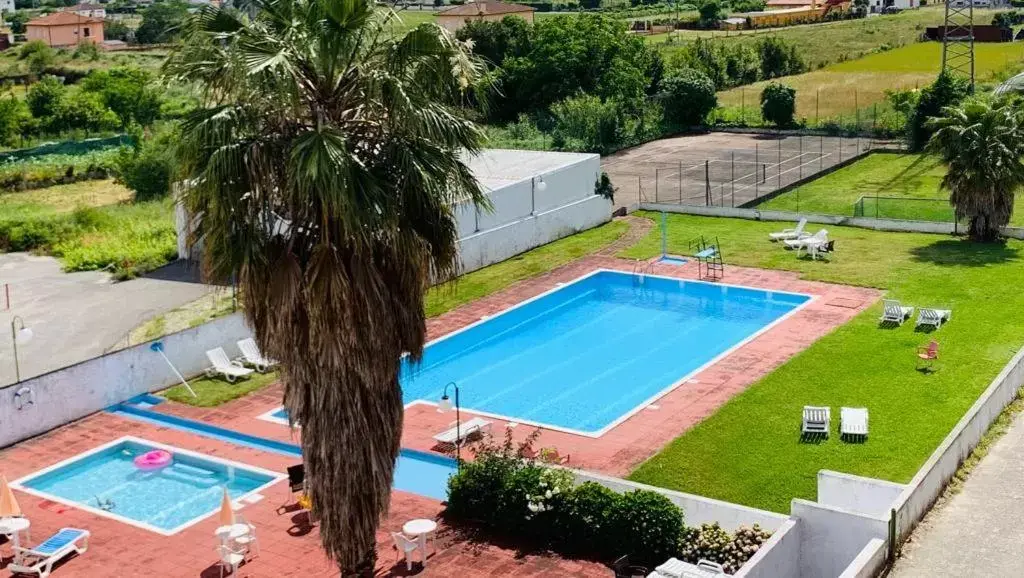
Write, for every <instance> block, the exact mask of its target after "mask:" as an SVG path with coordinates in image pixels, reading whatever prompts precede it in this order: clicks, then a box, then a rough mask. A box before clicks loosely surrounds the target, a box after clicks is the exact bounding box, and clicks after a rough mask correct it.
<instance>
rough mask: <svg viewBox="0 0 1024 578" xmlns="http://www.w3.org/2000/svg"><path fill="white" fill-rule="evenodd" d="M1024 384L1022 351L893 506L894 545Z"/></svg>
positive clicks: (1014, 357)
mask: <svg viewBox="0 0 1024 578" xmlns="http://www.w3.org/2000/svg"><path fill="white" fill-rule="evenodd" d="M1022 384H1024V349H1022V350H1020V351H1018V352H1017V355H1014V356H1013V359H1011V360H1010V362H1009V363H1007V364H1006V366H1005V367H1004V368H1003V370H1002V371H1001V372H1000V373H999V375H997V376H996V378H995V379H994V380H992V383H991V384H990V385H989V386H988V388H987V389H985V392H984V393H982V394H981V397H979V398H978V400H977V401H975V402H974V405H972V406H971V409H969V410H968V411H967V413H966V414H965V415H964V417H962V418H961V419H960V421H959V422H957V424H956V427H954V428H953V431H951V432H949V435H947V436H946V438H945V439H944V440H943V441H942V444H941V445H939V447H938V448H937V449H936V450H935V451H934V452H932V455H931V457H929V458H928V461H927V462H925V464H924V466H922V467H921V469H920V470H918V472H917V475H915V476H914V479H912V480H911V481H910V483H909V484H907V487H906V489H905V490H904V491H903V493H902V494H901V495H900V496H899V498H898V499H897V500H896V503H895V505H894V506H893V507H894V508H895V509H896V536H897V539H896V540H897V543H899V544H902V543H903V541H904V540H906V538H907V536H909V535H910V532H911V531H912V530H913V529H914V527H915V526H916V525H917V523H918V522H920V521H921V518H923V517H924V515H925V514H926V513H927V512H928V510H929V509H930V508H931V506H932V504H933V503H934V502H935V500H936V499H937V498H938V497H939V494H941V493H942V490H943V489H944V488H945V487H946V484H947V483H949V480H950V479H951V478H952V477H953V474H955V473H956V470H957V469H958V468H959V467H960V464H961V463H962V462H963V461H964V459H965V458H966V457H967V456H968V455H970V453H971V451H972V450H974V448H975V447H976V446H977V445H978V442H979V441H980V440H981V438H982V436H984V435H985V432H986V431H988V428H989V426H990V425H992V422H994V421H995V420H996V418H997V417H999V414H1000V413H1002V411H1003V408H1005V407H1006V406H1007V404H1009V403H1010V402H1011V401H1013V400H1014V398H1016V397H1017V391H1018V390H1019V389H1020V388H1021V385H1022Z"/></svg>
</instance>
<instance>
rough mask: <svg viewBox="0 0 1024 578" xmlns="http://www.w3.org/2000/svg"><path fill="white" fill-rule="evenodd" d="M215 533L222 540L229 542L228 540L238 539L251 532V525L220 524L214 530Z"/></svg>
mask: <svg viewBox="0 0 1024 578" xmlns="http://www.w3.org/2000/svg"><path fill="white" fill-rule="evenodd" d="M213 533H214V535H216V536H217V537H218V538H220V541H221V542H227V541H228V540H237V539H238V538H241V537H242V536H246V535H248V534H249V526H247V525H245V524H232V525H230V526H220V527H218V528H217V529H216V530H214V531H213Z"/></svg>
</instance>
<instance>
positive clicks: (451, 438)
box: [434, 417, 491, 445]
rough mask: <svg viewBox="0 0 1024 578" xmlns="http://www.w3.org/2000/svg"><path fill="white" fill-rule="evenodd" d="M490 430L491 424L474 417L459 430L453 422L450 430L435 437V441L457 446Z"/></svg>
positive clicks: (463, 423) (462, 424)
mask: <svg viewBox="0 0 1024 578" xmlns="http://www.w3.org/2000/svg"><path fill="white" fill-rule="evenodd" d="M490 428H491V422H489V421H487V420H485V419H483V418H479V417H474V418H473V419H471V420H469V421H465V422H462V423H461V424H459V426H458V427H457V428H456V427H455V423H454V422H453V423H452V427H451V428H450V429H447V430H445V431H443V432H441V433H439V434H437V435H436V436H434V441H436V442H438V443H440V444H447V445H456V444H460V443H462V442H463V441H465V439H466V438H468V437H469V436H471V435H473V434H475V433H477V432H480V431H483V430H486V429H490ZM456 430H457V431H456Z"/></svg>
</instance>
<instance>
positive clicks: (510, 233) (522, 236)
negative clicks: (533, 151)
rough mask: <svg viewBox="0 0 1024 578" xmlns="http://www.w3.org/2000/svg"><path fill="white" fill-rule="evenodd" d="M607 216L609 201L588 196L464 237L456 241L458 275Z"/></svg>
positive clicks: (516, 253)
mask: <svg viewBox="0 0 1024 578" xmlns="http://www.w3.org/2000/svg"><path fill="white" fill-rule="evenodd" d="M611 214H612V203H611V201H609V200H608V199H606V198H604V197H600V196H597V195H594V194H591V195H590V196H589V197H587V198H585V199H582V200H579V201H575V202H572V203H569V204H567V205H563V206H561V207H557V208H555V209H552V210H549V211H546V212H538V213H537V214H535V215H532V216H530V215H528V216H526V217H524V218H522V219H519V220H518V221H514V222H511V223H508V224H505V225H502V226H500V227H498V228H495V229H490V230H487V231H481V232H480V233H477V234H475V235H470V236H468V237H464V238H462V239H460V240H459V260H460V265H461V267H462V272H463V273H468V272H470V271H475V270H477V269H480V268H482V267H486V266H488V265H491V264H493V263H498V262H500V261H504V260H505V259H508V258H509V257H513V256H515V255H518V254H519V253H522V252H524V251H529V250H530V249H533V248H534V247H539V246H541V245H544V244H547V243H550V242H552V241H556V240H558V239H561V238H562V237H567V236H569V235H572V234H573V233H578V232H580V231H583V230H586V229H590V228H592V227H596V226H598V225H600V224H602V223H606V222H608V221H609V220H611Z"/></svg>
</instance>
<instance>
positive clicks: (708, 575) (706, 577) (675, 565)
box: [648, 558, 724, 578]
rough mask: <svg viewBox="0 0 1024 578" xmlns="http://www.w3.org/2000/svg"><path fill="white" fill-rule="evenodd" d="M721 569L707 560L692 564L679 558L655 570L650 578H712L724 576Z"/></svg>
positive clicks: (666, 562)
mask: <svg viewBox="0 0 1024 578" xmlns="http://www.w3.org/2000/svg"><path fill="white" fill-rule="evenodd" d="M716 567H717V568H716ZM720 568H721V566H719V565H717V564H715V563H714V562H708V561H707V560H701V561H700V562H698V563H697V564H690V563H689V562H683V561H682V560H680V559H678V558H669V559H668V560H666V561H665V563H664V564H662V565H661V566H658V567H657V568H655V569H654V572H651V573H650V574H648V578H712V577H715V576H721V575H723V574H724V572H723V571H720V570H719V569H720Z"/></svg>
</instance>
